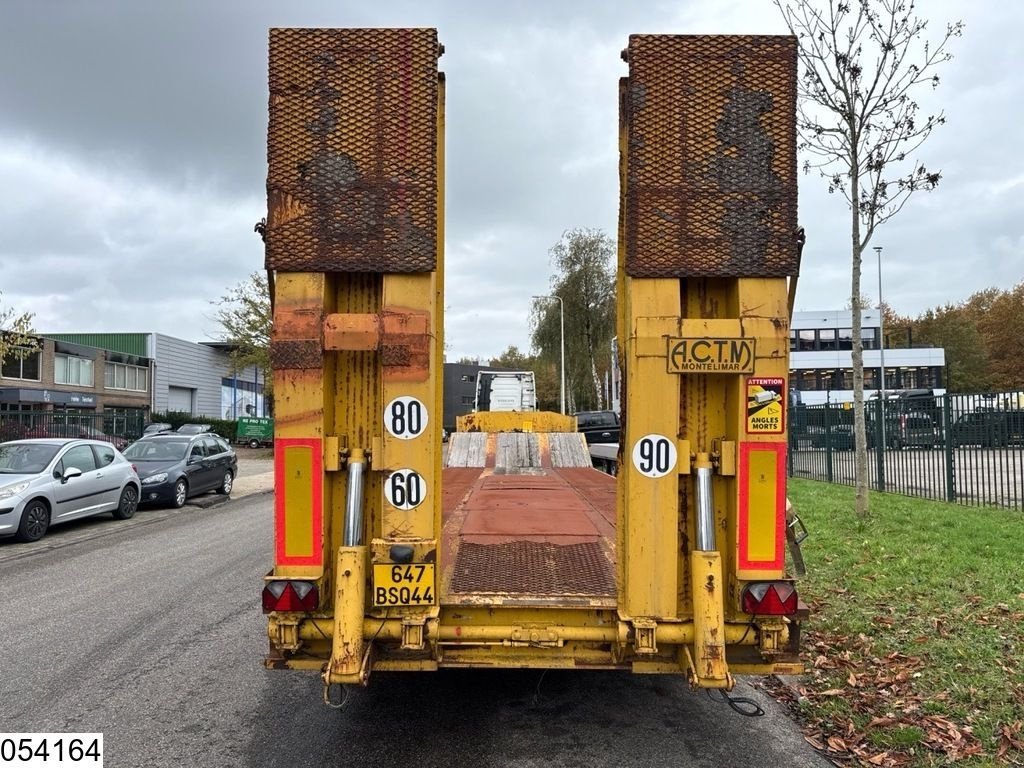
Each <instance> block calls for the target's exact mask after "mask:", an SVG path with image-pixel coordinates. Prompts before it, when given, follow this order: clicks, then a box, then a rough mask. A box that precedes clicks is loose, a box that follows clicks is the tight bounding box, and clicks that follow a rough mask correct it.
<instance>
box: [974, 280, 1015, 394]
mask: <svg viewBox="0 0 1024 768" xmlns="http://www.w3.org/2000/svg"><path fill="white" fill-rule="evenodd" d="M964 310H965V312H966V313H967V314H968V315H969V316H970V318H971V319H972V320H973V321H974V323H975V325H976V327H977V330H978V335H979V337H980V338H981V342H982V343H981V346H983V347H984V350H985V358H986V372H987V374H988V377H987V381H986V382H984V383H985V387H984V388H986V389H992V390H995V391H1005V390H1011V389H1021V387H1022V385H1024V374H1022V373H1021V362H1020V361H1021V360H1022V359H1024V281H1021V282H1020V283H1018V284H1017V285H1015V286H1014V287H1013V288H1011V289H1009V290H1000V289H998V288H989V289H987V290H984V291H979V292H978V293H975V294H974V295H973V296H971V297H970V298H969V299H967V301H966V302H965V303H964Z"/></svg>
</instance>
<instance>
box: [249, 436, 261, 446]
mask: <svg viewBox="0 0 1024 768" xmlns="http://www.w3.org/2000/svg"><path fill="white" fill-rule="evenodd" d="M249 447H250V448H259V447H260V441H259V440H257V439H256V438H253V439H252V440H250V441H249Z"/></svg>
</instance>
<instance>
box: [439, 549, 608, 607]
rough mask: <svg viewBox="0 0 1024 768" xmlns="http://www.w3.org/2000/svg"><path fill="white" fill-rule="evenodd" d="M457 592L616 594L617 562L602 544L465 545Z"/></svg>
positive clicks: (458, 568)
mask: <svg viewBox="0 0 1024 768" xmlns="http://www.w3.org/2000/svg"><path fill="white" fill-rule="evenodd" d="M451 590H452V592H456V593H465V592H486V593H507V594H526V595H592V596H614V595H615V576H614V574H613V573H612V564H611V563H610V562H609V561H608V558H607V557H605V555H604V553H603V552H602V550H601V546H600V545H599V544H596V543H595V544H566V545H558V544H547V543H543V542H534V541H513V542H510V543H507V544H472V543H466V542H464V543H463V544H462V545H461V546H460V547H459V554H458V557H457V558H456V561H455V572H454V575H453V577H452V585H451Z"/></svg>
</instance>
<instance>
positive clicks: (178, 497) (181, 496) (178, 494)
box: [174, 477, 188, 509]
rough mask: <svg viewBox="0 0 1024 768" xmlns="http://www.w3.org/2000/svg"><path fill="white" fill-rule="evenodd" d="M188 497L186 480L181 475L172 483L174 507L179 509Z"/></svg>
mask: <svg viewBox="0 0 1024 768" xmlns="http://www.w3.org/2000/svg"><path fill="white" fill-rule="evenodd" d="M187 499H188V481H187V480H186V479H185V478H184V477H182V478H179V479H178V482H176V483H175V484H174V508H175V509H181V508H182V507H184V506H185V501H186V500H187Z"/></svg>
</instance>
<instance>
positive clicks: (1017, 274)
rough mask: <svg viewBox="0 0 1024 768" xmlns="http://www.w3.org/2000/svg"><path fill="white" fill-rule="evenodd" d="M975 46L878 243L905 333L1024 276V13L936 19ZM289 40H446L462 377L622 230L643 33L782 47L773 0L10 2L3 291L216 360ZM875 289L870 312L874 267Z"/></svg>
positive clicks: (824, 204)
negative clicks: (553, 255)
mask: <svg viewBox="0 0 1024 768" xmlns="http://www.w3.org/2000/svg"><path fill="white" fill-rule="evenodd" d="M919 6H920V9H921V10H922V12H923V13H924V14H925V15H927V17H928V18H929V19H931V21H932V24H933V26H934V27H936V29H941V28H942V27H943V26H944V23H945V22H946V21H951V20H954V19H962V20H963V21H965V22H966V24H967V31H966V34H965V36H964V37H963V38H962V39H960V40H958V41H956V42H955V44H954V48H953V51H954V53H955V56H956V58H955V59H954V60H953V61H952V62H950V63H949V64H947V65H946V67H945V69H944V70H942V75H943V84H942V86H941V87H940V89H939V91H938V92H937V99H938V101H936V102H934V104H936V105H941V106H943V107H944V108H945V111H946V115H947V118H948V123H947V125H945V126H944V127H942V128H940V129H939V131H938V132H937V133H936V134H934V135H933V137H932V138H931V139H930V140H929V142H928V143H927V144H926V145H925V149H924V155H923V157H924V159H925V160H926V162H927V164H928V165H929V167H935V168H941V170H942V172H943V176H944V179H943V182H942V183H941V184H940V186H939V189H938V190H937V191H936V192H933V193H931V194H930V195H921V196H919V197H917V198H915V199H913V200H912V201H911V202H910V203H909V205H908V206H907V208H906V209H905V210H904V212H903V213H902V214H900V216H898V217H897V218H896V219H894V220H893V221H892V222H891V223H889V224H887V225H885V226H884V227H883V228H882V229H881V230H879V232H878V233H877V234H876V238H875V240H874V241H873V243H872V245H881V246H884V264H883V280H884V294H885V299H886V301H887V302H888V303H889V304H891V305H892V307H893V308H894V309H895V310H896V311H897V312H900V313H902V314H911V315H916V314H917V313H919V312H922V311H924V310H925V309H928V308H930V307H934V306H937V305H940V304H944V303H947V302H958V301H962V300H963V299H965V298H967V297H968V296H969V295H970V294H971V293H973V292H974V291H977V290H981V289H984V288H988V287H993V286H995V287H1001V288H1007V287H1010V286H1012V285H1014V284H1016V283H1018V282H1020V281H1021V280H1022V279H1024V155H1022V152H1021V147H1020V136H1021V116H1022V112H1024V106H1022V105H1024V80H1022V78H1020V76H1019V75H1020V72H1021V71H1024V46H1021V45H1020V39H1019V38H1020V33H1021V32H1022V31H1024V4H1022V3H1000V4H998V5H997V4H996V3H994V2H976V3H970V4H968V3H965V2H956V1H955V0H920V2H919ZM271 26H325V27H327V26H337V27H344V26H434V27H437V28H438V30H439V36H440V39H441V42H442V43H443V44H444V45H445V49H446V53H445V55H444V56H443V57H442V59H441V61H440V66H441V69H442V70H443V71H444V72H445V73H446V77H447V84H448V88H447V139H446V145H447V148H446V152H447V169H446V172H447V189H446V196H447V200H446V210H447V222H446V237H447V242H446V253H447V273H446V277H447V293H446V297H445V306H446V323H447V343H448V356H449V359H456V358H459V357H462V356H484V357H487V356H491V355H497V354H499V353H500V352H501V351H502V350H504V349H505V348H506V347H507V346H508V345H510V344H515V345H517V346H519V347H520V348H521V349H527V348H528V347H529V329H528V328H527V325H526V317H527V313H528V310H529V305H530V296H531V295H532V294H542V293H546V292H547V290H548V287H549V279H550V276H551V268H550V263H549V259H548V249H549V248H550V247H551V246H552V245H553V244H554V243H555V242H556V241H557V240H558V239H559V237H560V235H561V233H562V232H563V231H564V230H566V229H571V228H574V227H598V228H601V229H604V230H605V231H606V232H608V233H609V234H610V235H612V236H614V234H615V228H616V220H617V205H618V191H617V185H618V178H617V162H618V157H617V135H616V133H617V92H616V89H617V82H618V78H619V77H621V76H622V75H624V74H626V65H625V64H624V63H623V62H622V61H621V60H620V58H619V52H620V51H621V50H622V48H623V47H625V45H626V42H627V37H628V35H629V34H630V33H638V32H644V33H701V34H704V33H767V34H776V33H782V32H784V31H785V30H784V28H783V25H782V23H781V20H780V18H779V16H778V12H777V11H776V10H775V9H774V7H772V5H771V3H770V2H769V0H682V1H680V2H649V1H647V0H631V1H630V2H621V0H620V1H617V2H608V1H606V0H597V1H588V2H583V0H574V1H572V2H568V1H565V2H540V1H538V2H515V1H514V0H506V2H501V3H498V2H478V3H470V2H457V1H456V0H450V1H448V2H444V1H440V0H435V2H415V1H413V0H409V1H408V2H383V1H382V2H341V1H340V0H335V1H334V2H326V1H324V2H314V1H310V2H299V1H296V2H290V3H283V2H280V0H274V1H273V2H271V1H269V0H245V1H244V2H243V1H242V0H231V1H229V0H221V1H220V2H211V1H210V0H178V1H177V2H145V1H144V0H0V185H2V188H3V190H4V200H3V203H2V204H0V291H2V292H3V298H2V303H3V305H4V306H13V307H14V308H15V309H17V310H18V311H32V312H34V313H35V315H36V320H35V325H36V328H37V329H38V330H41V331H50V332H58V331H82V332H85V331H156V332H160V333H166V334H170V335H173V336H177V337H179V338H184V339H190V340H193V341H204V340H210V339H214V338H218V337H219V333H220V329H219V327H218V325H217V323H216V322H215V321H213V320H212V315H213V311H212V307H211V304H210V301H211V300H213V299H216V298H217V297H219V296H221V295H223V294H224V292H225V291H226V290H227V289H228V288H229V287H231V286H233V285H235V284H237V283H238V282H240V281H242V280H243V279H244V278H245V277H246V275H247V274H249V273H251V272H253V271H255V270H259V269H262V266H263V247H262V243H261V242H260V239H259V237H258V236H257V235H255V234H254V233H253V232H252V226H253V224H254V223H255V222H256V221H257V220H258V219H260V218H261V217H262V216H264V215H265V210H266V196H265V181H266V135H265V133H266V104H267V93H266V69H267V64H266V56H267V29H268V28H269V27H271ZM800 196H801V198H800V220H801V223H802V224H803V226H804V227H805V228H806V230H807V234H808V245H807V248H806V249H805V251H804V262H803V269H802V275H801V282H800V288H799V292H798V296H797V308H798V309H807V310H812V309H838V308H841V307H842V306H843V305H844V304H845V303H846V301H847V297H848V296H849V277H848V275H849V225H848V214H847V211H846V208H845V205H844V204H843V201H842V200H841V199H840V198H838V197H835V196H829V195H828V194H827V193H826V190H825V186H824V183H823V182H822V181H821V180H820V179H819V178H816V177H802V178H801V182H800ZM866 269H867V270H868V271H867V275H866V277H865V283H864V290H865V292H866V293H867V294H869V295H871V296H872V297H876V296H877V276H876V273H875V271H874V269H875V266H874V261H873V256H872V259H870V260H869V261H868V263H867V265H866Z"/></svg>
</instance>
